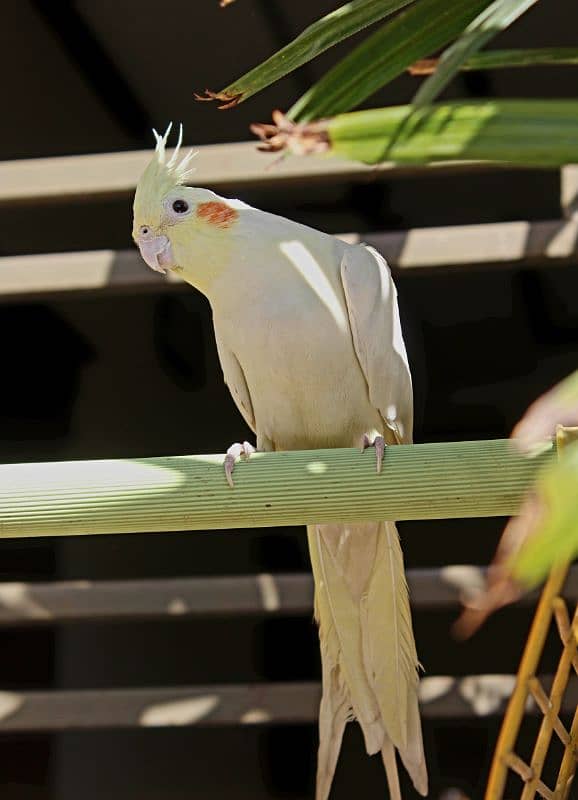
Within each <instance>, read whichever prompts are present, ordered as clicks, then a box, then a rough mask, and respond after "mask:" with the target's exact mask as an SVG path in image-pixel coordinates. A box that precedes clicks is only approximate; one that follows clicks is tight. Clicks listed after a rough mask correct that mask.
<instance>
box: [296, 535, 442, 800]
mask: <svg viewBox="0 0 578 800" xmlns="http://www.w3.org/2000/svg"><path fill="white" fill-rule="evenodd" d="M308 539H309V550H310V555H311V564H312V567H313V574H314V577H315V616H316V619H317V622H318V624H319V638H320V644H321V657H322V666H323V696H322V701H321V709H320V717H319V737H320V743H319V760H318V771H317V800H327V797H328V794H329V790H330V787H331V781H332V779H333V774H334V771H335V765H336V763H337V757H338V755H339V749H340V746H341V740H342V736H343V730H344V728H345V724H346V723H347V722H348V721H349V720H350V719H357V721H358V722H359V724H360V726H361V728H362V731H363V734H364V737H365V744H366V749H367V752H368V753H370V754H372V753H377V752H379V751H381V754H382V759H383V763H384V766H385V769H386V773H387V778H388V784H389V787H390V795H391V798H392V800H401V794H400V789H399V778H398V773H397V763H396V758H395V748H396V747H397V748H398V750H399V751H400V756H401V759H402V761H403V763H404V765H405V767H406V769H407V771H408V772H409V774H410V776H411V778H412V780H413V783H414V785H415V787H416V789H417V790H418V791H419V792H420V793H422V794H426V793H427V771H426V766H425V758H424V753H423V743H422V734H421V723H420V719H419V709H418V702H417V683H418V680H417V666H418V664H417V654H416V650H415V644H414V640H413V631H412V625H411V614H410V608H409V598H408V591H407V584H406V581H405V574H404V568H403V556H402V552H401V547H400V543H399V537H398V535H397V530H396V527H395V524H394V523H392V522H384V523H356V524H353V525H311V526H309V527H308Z"/></svg>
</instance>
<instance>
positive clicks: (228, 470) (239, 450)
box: [225, 442, 257, 489]
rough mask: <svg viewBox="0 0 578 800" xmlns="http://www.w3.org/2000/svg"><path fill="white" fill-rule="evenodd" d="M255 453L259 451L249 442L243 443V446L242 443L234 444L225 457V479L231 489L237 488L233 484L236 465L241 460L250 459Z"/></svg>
mask: <svg viewBox="0 0 578 800" xmlns="http://www.w3.org/2000/svg"><path fill="white" fill-rule="evenodd" d="M255 452H257V451H256V450H255V448H254V447H253V445H252V444H249V442H243V443H242V444H241V443H240V442H235V444H232V445H231V446H230V447H229V449H228V450H227V455H226V456H225V478H226V479H227V483H228V484H229V486H230V487H231V489H233V488H234V487H235V484H234V483H233V470H234V469H235V464H236V463H237V461H238V460H239V459H240V458H244V459H248V458H249V456H250V455H251V454H252V453H255Z"/></svg>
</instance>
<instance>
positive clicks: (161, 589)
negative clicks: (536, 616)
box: [0, 564, 578, 628]
mask: <svg viewBox="0 0 578 800" xmlns="http://www.w3.org/2000/svg"><path fill="white" fill-rule="evenodd" d="M484 577H485V569H483V568H482V567H476V566H473V565H465V564H464V565H460V564H453V565H449V566H446V567H439V568H435V569H409V570H408V571H407V581H408V585H409V591H410V599H411V604H412V607H413V609H414V610H420V609H428V610H432V609H451V608H457V607H458V606H459V604H460V600H461V597H462V594H463V593H464V592H466V593H467V592H468V591H471V588H472V586H474V587H475V586H479V585H481V583H482V581H483V580H484ZM537 596H538V593H537V592H531V593H528V594H524V595H523V596H522V598H521V599H520V601H519V605H521V606H530V605H533V604H534V603H535V601H536V598H537ZM564 597H565V598H566V599H567V600H568V601H569V602H570V603H574V604H575V603H577V602H578V566H576V567H572V569H571V570H570V574H569V577H568V579H567V581H566V587H565V590H564ZM312 608H313V579H312V577H311V575H310V574H309V573H306V572H303V573H287V574H285V573H276V574H273V575H272V574H261V575H231V576H226V577H225V576H223V577H214V578H204V577H199V578H168V579H157V580H130V581H96V582H91V581H66V582H53V583H8V582H6V583H0V627H5V628H7V627H12V626H16V625H18V626H20V625H42V624H55V623H68V622H75V623H76V622H84V623H92V622H102V621H106V620H114V621H118V620H125V621H128V620H130V621H138V620H143V619H148V620H150V619H169V618H174V617H210V616H227V617H231V616H243V615H252V614H258V615H274V616H292V615H309V614H311V610H312Z"/></svg>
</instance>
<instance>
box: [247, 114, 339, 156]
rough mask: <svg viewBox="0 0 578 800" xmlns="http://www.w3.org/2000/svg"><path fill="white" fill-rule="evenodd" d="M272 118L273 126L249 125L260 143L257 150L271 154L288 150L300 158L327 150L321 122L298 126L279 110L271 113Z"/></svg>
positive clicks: (327, 144)
mask: <svg viewBox="0 0 578 800" xmlns="http://www.w3.org/2000/svg"><path fill="white" fill-rule="evenodd" d="M272 117H273V124H271V123H262V122H255V123H253V124H252V125H251V131H252V132H253V133H254V134H255V136H258V137H259V139H260V140H261V142H262V144H261V145H260V146H259V150H263V151H266V152H272V153H278V152H280V151H281V150H288V151H290V152H291V153H294V154H295V155H300V156H303V155H312V154H316V153H325V152H326V151H327V150H328V148H329V137H328V134H327V126H326V124H325V123H324V122H323V121H321V122H311V123H304V124H303V123H302V124H299V123H296V122H292V121H291V120H290V119H288V118H287V117H286V116H285V115H284V114H283V112H282V111H279V110H276V111H273V114H272Z"/></svg>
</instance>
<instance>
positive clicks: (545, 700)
mask: <svg viewBox="0 0 578 800" xmlns="http://www.w3.org/2000/svg"><path fill="white" fill-rule="evenodd" d="M556 438H557V444H558V452H560V451H561V450H562V449H563V448H564V445H565V444H567V443H568V442H569V441H576V440H578V428H563V427H561V426H560V427H559V428H558V430H557V435H556ZM569 566H570V565H569V564H563V565H558V566H557V567H555V568H554V569H553V570H552V572H551V573H550V576H549V578H548V580H547V582H546V585H545V586H544V589H543V591H542V595H541V598H540V602H539V603H538V608H537V610H536V615H535V617H534V621H533V623H532V627H531V629H530V634H529V636H528V640H527V642H526V648H525V650H524V655H523V656H522V660H521V662H520V668H519V670H518V676H517V680H516V686H515V689H514V692H513V693H512V697H511V699H510V702H509V704H508V708H507V711H506V715H505V717H504V722H503V725H502V730H501V732H500V736H499V738H498V743H497V746H496V752H495V754H494V760H493V763H492V769H491V771H490V778H489V781H488V786H487V789H486V796H485V798H486V800H502V798H503V796H504V789H505V786H506V781H507V777H508V771H509V770H511V771H512V772H514V773H516V774H517V775H518V776H519V777H520V778H521V779H522V782H523V787H522V790H521V794H520V800H534V798H535V797H536V796H539V797H542V798H544V800H567V798H568V797H569V795H570V788H571V785H572V780H573V778H574V775H575V772H576V765H577V762H578V709H577V711H576V714H575V716H574V720H573V722H572V726H571V728H570V730H569V731H568V730H566V728H565V727H564V725H563V724H562V721H561V719H560V716H559V714H560V709H561V707H562V702H563V698H564V692H565V691H566V688H567V686H568V681H569V679H570V674H571V673H572V671H573V670H572V668H574V671H577V672H578V605H577V606H576V609H575V611H574V617H573V621H572V623H571V622H570V615H569V613H568V608H567V606H566V602H565V601H564V599H563V598H562V597H561V596H560V595H561V592H562V588H563V586H564V582H565V580H566V576H567V574H568V570H569ZM553 620H554V621H555V623H556V627H557V629H558V633H559V635H560V640H561V642H562V654H561V656H560V659H559V662H558V667H557V669H556V674H555V676H554V680H553V682H552V687H551V689H550V694H549V695H547V694H546V692H545V691H544V688H543V687H542V685H541V683H540V681H539V680H538V677H537V675H536V671H537V669H538V665H539V662H540V659H541V657H542V653H543V650H544V645H545V642H546V638H547V635H548V632H549V630H550V627H551V624H552V621H553ZM530 698H531V699H533V700H534V702H535V703H536V705H537V706H538V708H539V709H540V710H541V712H542V714H543V717H542V722H541V725H540V729H539V731H538V735H537V737H536V741H535V743H534V749H533V752H532V758H531V761H530V764H527V763H526V762H525V761H524V760H523V759H522V758H520V756H519V755H517V753H516V752H515V746H516V741H517V739H518V734H519V732H520V729H521V727H522V723H523V720H524V712H525V709H526V706H527V702H528V700H529V699H530ZM554 733H556V734H557V736H558V738H559V739H560V741H561V742H562V745H563V747H564V755H563V757H562V761H561V764H560V768H559V771H558V778H557V781H556V786H555V788H554V789H551V788H549V787H548V786H546V784H545V783H544V781H543V780H542V771H543V769H544V764H545V762H546V758H547V755H548V750H549V747H550V743H551V741H552V735H553V734H554Z"/></svg>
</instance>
